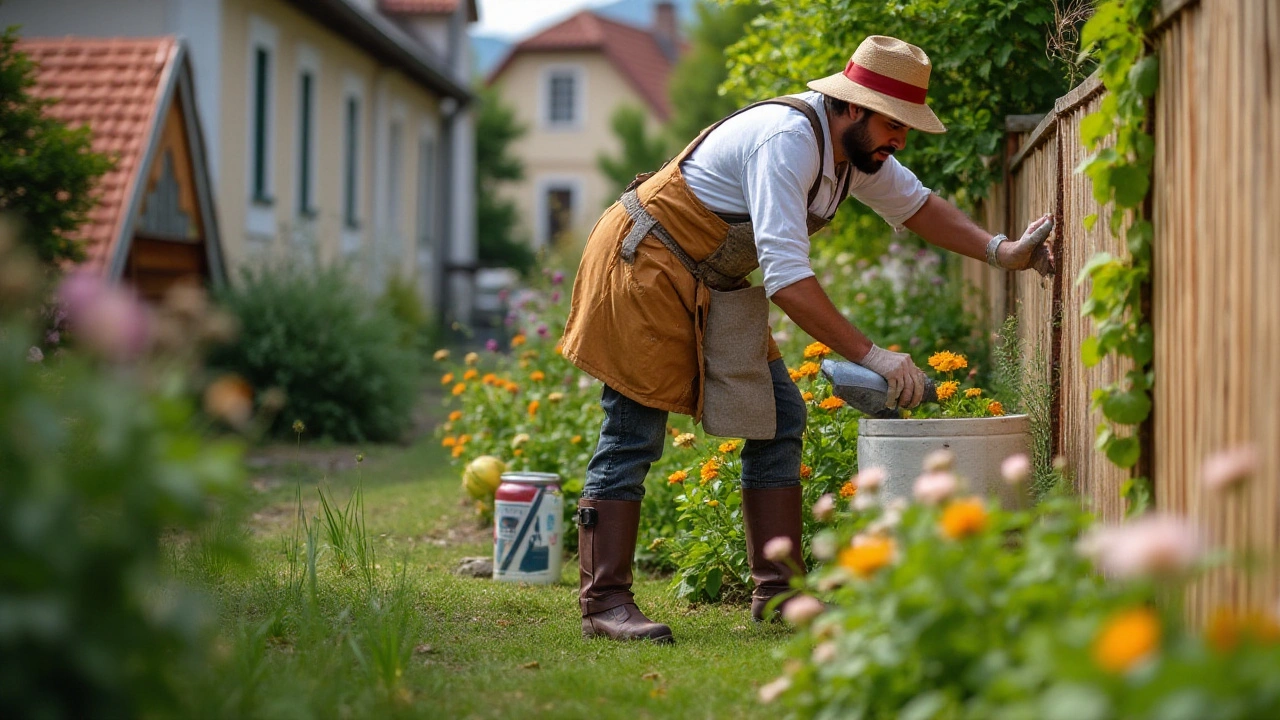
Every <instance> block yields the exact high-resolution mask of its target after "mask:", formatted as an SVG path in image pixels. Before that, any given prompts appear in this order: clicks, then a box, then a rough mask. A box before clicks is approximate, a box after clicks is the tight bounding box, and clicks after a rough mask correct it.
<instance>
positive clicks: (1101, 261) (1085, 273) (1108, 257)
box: [1076, 252, 1115, 285]
mask: <svg viewBox="0 0 1280 720" xmlns="http://www.w3.org/2000/svg"><path fill="white" fill-rule="evenodd" d="M1112 260H1115V257H1114V256H1113V255H1112V254H1111V253H1108V252H1100V253H1098V254H1096V255H1094V256H1093V257H1091V258H1089V262H1087V263H1085V264H1084V267H1082V268H1080V274H1079V275H1077V276H1076V285H1083V284H1084V281H1085V280H1086V279H1088V278H1089V277H1091V276H1092V275H1093V274H1094V273H1095V272H1096V271H1097V270H1098V268H1100V267H1102V266H1103V265H1106V264H1107V263H1109V262H1111V261H1112Z"/></svg>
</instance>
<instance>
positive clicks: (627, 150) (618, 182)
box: [596, 105, 668, 202]
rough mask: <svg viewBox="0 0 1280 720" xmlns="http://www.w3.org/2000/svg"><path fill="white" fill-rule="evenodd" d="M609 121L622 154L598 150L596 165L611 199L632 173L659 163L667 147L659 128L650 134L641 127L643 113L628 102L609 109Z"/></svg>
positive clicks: (666, 152) (653, 168)
mask: <svg viewBox="0 0 1280 720" xmlns="http://www.w3.org/2000/svg"><path fill="white" fill-rule="evenodd" d="M609 124H610V125H611V126H612V127H613V134H614V135H615V136H617V138H618V140H619V141H620V142H621V143H622V154H621V155H620V156H619V157H616V158H613V157H609V156H608V155H606V154H604V153H600V154H599V155H597V156H596V165H597V166H598V167H599V168H600V172H602V173H604V175H605V177H607V178H609V181H610V182H611V183H613V186H614V192H612V193H611V194H610V195H609V196H608V202H613V200H614V198H616V197H617V196H618V195H621V194H622V191H623V190H624V189H625V188H626V187H627V184H628V183H630V182H631V181H632V180H633V179H634V178H635V176H636V175H639V174H640V173H643V172H650V171H653V170H657V169H658V168H659V167H661V166H662V163H663V162H665V161H666V159H667V157H668V149H667V141H666V138H664V137H663V136H662V133H661V132H657V133H652V134H651V133H650V132H649V130H648V129H647V128H646V127H645V113H644V111H643V110H641V109H639V108H636V107H632V106H630V105H623V106H621V107H619V108H618V109H617V110H615V111H614V112H613V117H611V118H610V119H609Z"/></svg>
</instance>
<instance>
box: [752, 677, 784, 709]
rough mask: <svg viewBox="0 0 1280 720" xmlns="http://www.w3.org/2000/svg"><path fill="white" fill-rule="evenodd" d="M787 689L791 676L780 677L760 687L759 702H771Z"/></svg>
mask: <svg viewBox="0 0 1280 720" xmlns="http://www.w3.org/2000/svg"><path fill="white" fill-rule="evenodd" d="M789 689H791V678H789V677H780V678H778V679H777V680H774V681H773V682H771V683H767V684H766V685H764V686H763V687H761V688H760V702H762V703H766V704H767V703H771V702H773V701H774V700H777V699H778V696H780V695H782V693H784V692H786V691H787V690H789Z"/></svg>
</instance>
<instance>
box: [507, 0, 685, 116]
mask: <svg viewBox="0 0 1280 720" xmlns="http://www.w3.org/2000/svg"><path fill="white" fill-rule="evenodd" d="M572 50H584V51H598V52H601V53H604V56H605V57H606V58H608V59H609V61H610V62H611V63H612V64H613V66H614V67H616V68H617V69H618V72H619V73H621V75H622V76H623V77H624V78H626V79H627V82H629V83H630V84H631V86H632V87H633V88H635V90H636V92H638V93H639V94H640V97H642V98H644V100H645V101H646V102H647V103H648V104H649V107H650V108H651V109H652V110H653V112H654V113H655V114H656V115H657V116H658V117H659V118H660V119H662V120H666V119H667V118H668V117H670V115H671V103H670V101H669V100H668V98H667V81H668V79H669V78H670V77H671V70H672V69H673V68H674V67H675V61H674V60H672V59H671V58H668V57H667V55H666V53H664V52H663V51H662V45H661V44H660V43H659V41H658V38H657V37H656V36H655V35H654V34H653V33H652V32H650V31H648V30H644V29H642V28H638V27H635V26H633V25H628V24H626V23H621V22H618V21H616V20H610V19H608V18H605V17H602V16H600V15H597V14H596V13H593V12H591V11H590V10H583V11H581V12H579V13H577V14H576V15H573V16H572V17H570V18H569V19H567V20H565V21H563V22H561V23H558V24H556V25H553V26H551V27H549V28H547V29H546V30H543V31H542V32H540V33H538V34H536V35H534V36H532V37H529V38H526V39H525V40H523V41H521V42H520V43H518V44H517V45H516V46H515V47H513V48H511V50H510V52H508V53H507V56H506V57H505V58H504V59H503V60H502V62H501V63H500V64H499V65H498V67H497V68H496V69H495V70H494V71H493V72H492V73H491V74H490V75H489V80H488V82H489V83H490V84H492V83H494V82H496V81H497V79H498V78H499V77H500V76H501V75H502V73H503V72H504V71H505V70H506V69H507V67H508V66H509V65H510V64H511V63H512V62H513V61H514V60H515V58H516V57H518V56H520V55H521V54H523V53H536V52H563V51H572Z"/></svg>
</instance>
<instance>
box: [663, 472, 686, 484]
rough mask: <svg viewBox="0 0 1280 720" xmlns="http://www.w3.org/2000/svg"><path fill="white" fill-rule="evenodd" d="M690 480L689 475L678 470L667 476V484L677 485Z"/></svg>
mask: <svg viewBox="0 0 1280 720" xmlns="http://www.w3.org/2000/svg"><path fill="white" fill-rule="evenodd" d="M688 479H689V473H687V472H685V471H683V470H677V471H675V472H673V473H671V474H670V475H668V476H667V482H668V483H669V484H671V485H677V484H679V483H682V482H684V481H685V480H688Z"/></svg>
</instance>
